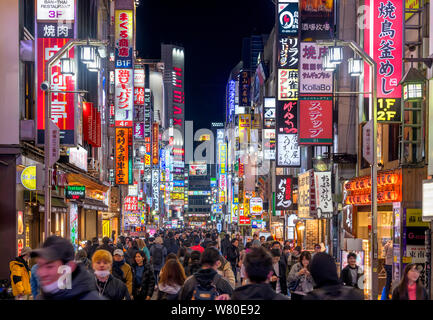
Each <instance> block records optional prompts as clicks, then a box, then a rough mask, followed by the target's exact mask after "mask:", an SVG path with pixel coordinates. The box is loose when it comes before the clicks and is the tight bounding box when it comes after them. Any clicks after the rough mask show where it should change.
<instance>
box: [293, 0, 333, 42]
mask: <svg viewBox="0 0 433 320" xmlns="http://www.w3.org/2000/svg"><path fill="white" fill-rule="evenodd" d="M300 11H301V26H300V30H301V39H302V40H304V39H305V40H307V39H308V40H318V39H326V40H327V39H332V38H333V36H334V0H326V1H311V0H300Z"/></svg>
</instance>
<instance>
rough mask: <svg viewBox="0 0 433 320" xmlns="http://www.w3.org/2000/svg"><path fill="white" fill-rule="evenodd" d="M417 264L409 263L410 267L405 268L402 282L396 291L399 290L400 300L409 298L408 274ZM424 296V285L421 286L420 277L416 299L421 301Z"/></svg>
mask: <svg viewBox="0 0 433 320" xmlns="http://www.w3.org/2000/svg"><path fill="white" fill-rule="evenodd" d="M416 265H417V264H416V263H409V264H408V265H406V267H405V268H404V271H403V277H402V278H401V280H400V283H399V284H398V287H397V288H396V290H398V293H399V294H400V298H401V297H409V294H408V292H407V285H408V282H409V280H408V278H407V274H408V273H409V271H410V269H412V268H413V267H414V266H415V268H416ZM422 294H423V285H422V284H421V277H418V280H416V299H417V300H418V299H421V297H422Z"/></svg>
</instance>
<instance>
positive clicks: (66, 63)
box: [60, 58, 75, 76]
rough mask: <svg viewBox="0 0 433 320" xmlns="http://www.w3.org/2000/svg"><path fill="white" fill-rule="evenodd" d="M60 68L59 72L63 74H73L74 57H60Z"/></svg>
mask: <svg viewBox="0 0 433 320" xmlns="http://www.w3.org/2000/svg"><path fill="white" fill-rule="evenodd" d="M60 70H61V73H62V74H64V75H71V76H73V75H74V74H75V62H74V59H71V58H62V59H60Z"/></svg>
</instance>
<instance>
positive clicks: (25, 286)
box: [9, 247, 32, 300]
mask: <svg viewBox="0 0 433 320" xmlns="http://www.w3.org/2000/svg"><path fill="white" fill-rule="evenodd" d="M31 251H32V249H31V248H29V247H25V248H23V249H22V250H21V253H20V255H19V256H18V257H16V258H15V259H14V260H12V261H11V262H9V270H10V275H11V284H12V294H13V295H14V297H15V299H17V300H28V299H29V296H30V294H31V293H32V290H31V287H30V276H31V271H30V267H29V265H28V263H29V260H30V253H31Z"/></svg>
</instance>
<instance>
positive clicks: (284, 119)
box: [276, 100, 298, 134]
mask: <svg viewBox="0 0 433 320" xmlns="http://www.w3.org/2000/svg"><path fill="white" fill-rule="evenodd" d="M276 125H277V133H294V134H297V133H298V101H297V100H291V101H278V108H277V121H276Z"/></svg>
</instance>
